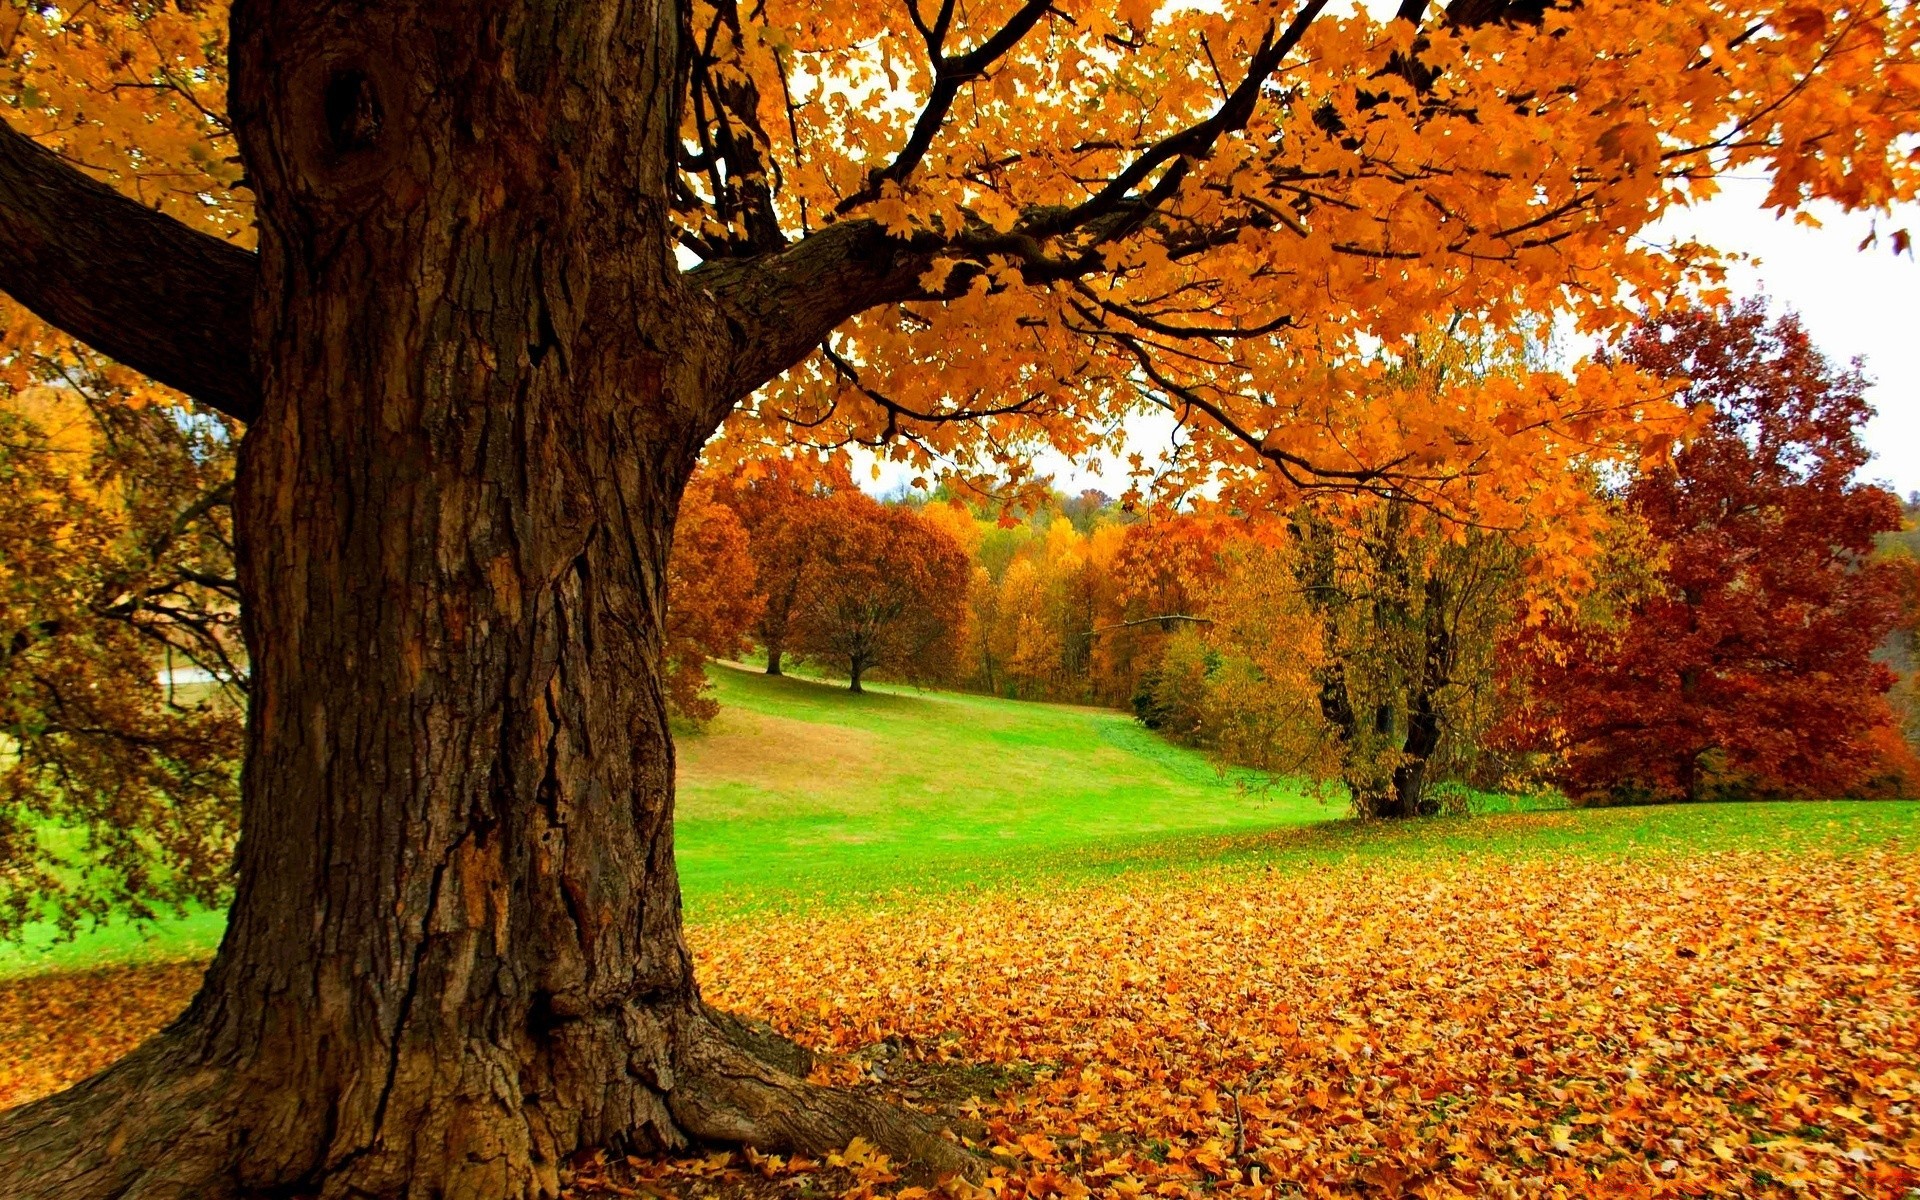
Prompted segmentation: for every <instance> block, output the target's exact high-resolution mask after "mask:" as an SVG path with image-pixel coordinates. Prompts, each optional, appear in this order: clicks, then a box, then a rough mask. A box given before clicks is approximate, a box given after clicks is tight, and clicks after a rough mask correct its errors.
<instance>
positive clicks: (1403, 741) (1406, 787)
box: [1292, 497, 1524, 817]
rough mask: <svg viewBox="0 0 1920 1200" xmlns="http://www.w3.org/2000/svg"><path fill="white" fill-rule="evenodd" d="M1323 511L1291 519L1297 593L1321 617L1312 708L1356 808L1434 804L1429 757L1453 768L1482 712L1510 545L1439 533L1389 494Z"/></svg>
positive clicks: (1427, 808) (1475, 739) (1519, 556)
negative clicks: (1330, 513)
mask: <svg viewBox="0 0 1920 1200" xmlns="http://www.w3.org/2000/svg"><path fill="white" fill-rule="evenodd" d="M1359 507H1360V511H1359V512H1358V513H1356V514H1353V515H1351V516H1350V517H1348V519H1346V520H1345V521H1342V522H1341V523H1339V524H1335V523H1333V522H1330V521H1328V520H1326V519H1325V518H1323V517H1321V516H1319V515H1318V514H1315V513H1312V512H1310V511H1305V510H1303V511H1302V512H1300V513H1298V514H1296V517H1295V519H1294V521H1293V523H1292V529H1293V533H1294V537H1295V539H1296V541H1297V543H1298V549H1297V572H1298V580H1299V585H1300V590H1301V594H1302V596H1303V598H1304V599H1305V601H1306V604H1307V606H1308V607H1309V608H1310V609H1311V610H1312V611H1313V612H1314V613H1315V614H1317V615H1318V617H1319V618H1320V624H1321V631H1320V642H1321V645H1320V646H1319V650H1320V654H1319V655H1318V657H1319V661H1320V667H1319V669H1318V671H1317V672H1316V675H1317V679H1318V682H1319V685H1320V687H1319V703H1320V713H1321V716H1322V718H1323V719H1324V720H1325V721H1326V723H1327V727H1328V729H1329V731H1330V732H1331V733H1332V735H1333V736H1334V738H1335V739H1336V741H1337V743H1338V746H1339V760H1340V775H1341V778H1342V779H1343V781H1344V782H1345V783H1346V785H1347V789H1348V792H1349V793H1350V795H1351V796H1352V798H1353V805H1354V809H1355V811H1356V812H1358V813H1359V814H1360V815H1361V816H1367V817H1410V816H1416V815H1419V814H1421V813H1428V812H1432V811H1435V808H1436V802H1435V800H1434V797H1433V793H1432V784H1433V783H1434V782H1436V774H1437V773H1436V768H1437V767H1438V768H1442V769H1447V768H1450V769H1451V773H1452V774H1454V775H1456V776H1457V775H1460V774H1464V773H1466V771H1467V770H1468V769H1469V766H1470V761H1469V760H1471V759H1473V758H1474V757H1475V755H1476V753H1477V750H1478V748H1479V744H1480V734H1481V732H1482V731H1483V730H1484V729H1486V728H1487V727H1488V726H1489V725H1490V724H1491V722H1492V716H1493V706H1492V704H1491V700H1492V698H1493V696H1494V692H1495V687H1494V683H1495V668H1496V661H1497V660H1496V649H1497V647H1498V645H1499V640H1500V635H1501V633H1502V631H1503V630H1504V629H1505V628H1506V627H1507V625H1508V623H1509V622H1511V621H1512V620H1513V619H1514V617H1515V614H1516V610H1517V608H1518V607H1519V603H1520V598H1521V592H1522V564H1523V553H1524V551H1523V550H1522V548H1521V544H1520V543H1519V542H1518V541H1517V540H1516V539H1515V538H1513V537H1510V536H1508V535H1507V534H1506V533H1504V532H1502V531H1493V530H1479V529H1470V530H1465V531H1454V532H1451V533H1450V532H1449V531H1448V530H1446V529H1444V528H1442V527H1440V526H1439V525H1438V524H1437V523H1436V522H1434V521H1433V520H1431V514H1429V513H1426V512H1424V511H1422V510H1421V509H1419V508H1418V507H1416V506H1415V505H1413V504H1410V503H1409V502H1408V501H1407V500H1406V499H1405V498H1402V497H1392V498H1388V499H1385V500H1380V501H1376V502H1373V503H1369V504H1365V505H1361V506H1359Z"/></svg>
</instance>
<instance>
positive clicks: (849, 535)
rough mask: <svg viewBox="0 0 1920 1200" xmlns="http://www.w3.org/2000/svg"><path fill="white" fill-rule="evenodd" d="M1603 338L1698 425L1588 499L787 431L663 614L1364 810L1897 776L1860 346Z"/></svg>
mask: <svg viewBox="0 0 1920 1200" xmlns="http://www.w3.org/2000/svg"><path fill="white" fill-rule="evenodd" d="M1621 353H1622V355H1623V357H1624V358H1625V359H1626V360H1627V361H1628V362H1630V363H1632V364H1633V365H1635V366H1637V367H1641V368H1644V369H1646V370H1648V371H1652V372H1655V373H1658V374H1661V375H1663V376H1666V377H1669V378H1673V379H1675V380H1678V381H1683V383H1684V387H1685V393H1686V399H1687V402H1688V403H1689V404H1691V405H1693V406H1694V407H1695V409H1696V411H1697V414H1698V419H1699V421H1700V425H1699V428H1698V429H1697V431H1696V432H1695V434H1694V436H1693V437H1692V438H1691V439H1690V440H1689V441H1688V442H1687V443H1686V444H1685V445H1684V446H1683V447H1682V448H1681V449H1679V450H1678V451H1677V453H1675V454H1673V455H1672V456H1671V457H1666V456H1659V457H1655V458H1650V459H1649V460H1648V461H1646V462H1645V463H1643V464H1641V465H1640V467H1639V468H1638V469H1636V470H1634V471H1632V472H1630V473H1627V474H1625V475H1616V476H1614V477H1602V476H1599V475H1596V476H1594V478H1593V480H1592V486H1593V488H1594V494H1595V503H1594V506H1593V508H1592V509H1591V511H1590V512H1589V514H1588V519H1589V521H1590V526H1589V527H1588V528H1585V529H1575V528H1570V527H1568V526H1567V525H1566V524H1565V523H1564V522H1555V523H1552V524H1549V525H1543V524H1539V523H1532V524H1529V523H1522V524H1519V525H1516V526H1511V527H1504V528H1501V527H1482V526H1474V525H1470V524H1464V523H1461V522H1458V521H1451V520H1449V519H1447V516H1446V514H1444V513H1439V512H1436V511H1435V510H1434V509H1433V507H1432V506H1430V505H1425V504H1422V503H1420V502H1419V499H1418V498H1417V497H1415V496H1411V495H1407V494H1404V493H1396V492H1387V493H1384V494H1379V495H1367V496H1353V495H1347V496H1342V497H1340V498H1339V499H1338V501H1337V502H1332V503H1329V502H1325V501H1322V502H1308V503H1302V504H1299V505H1297V506H1295V507H1293V508H1292V509H1290V510H1286V511H1281V512H1265V513H1247V512H1239V511H1233V510H1232V509H1231V508H1229V507H1228V506H1222V505H1202V506H1199V507H1198V510H1197V511H1186V512H1179V513H1173V514H1168V513H1160V514H1157V515H1141V514H1136V513H1134V512H1132V511H1130V510H1129V509H1128V508H1126V507H1125V506H1123V505H1121V504H1119V503H1117V502H1115V501H1113V500H1111V499H1110V498H1108V497H1106V496H1104V495H1102V494H1100V493H1097V492H1096V493H1088V494H1085V495H1082V496H1079V497H1073V498H1068V497H1064V496H1059V495H1055V496H1053V497H1052V498H1051V500H1050V501H1048V502H1045V503H1043V504H1040V505H1038V506H1036V507H1034V508H1033V509H1032V510H1031V511H1029V512H1027V513H1024V514H1022V515H1020V516H1019V517H1018V519H1015V518H1014V517H1009V516H1007V515H1005V511H1004V510H1000V509H996V506H994V505H992V504H987V503H974V504H968V503H965V502H962V501H960V500H958V499H956V498H954V497H953V496H952V495H950V494H947V493H935V494H934V495H932V496H928V497H923V498H920V499H918V500H907V501H901V502H897V503H894V504H882V503H880V502H878V501H876V500H874V499H872V498H871V497H869V496H867V495H866V494H865V493H863V492H862V491H860V490H859V489H858V488H857V487H856V486H855V484H854V482H853V480H852V479H851V478H850V477H849V476H848V475H847V474H846V472H845V469H844V467H841V466H837V465H834V464H832V463H828V464H813V465H806V464H800V463H795V462H793V461H791V460H776V461H775V462H773V463H753V464H751V465H750V466H749V467H747V468H745V469H744V470H742V471H741V472H740V473H738V474H736V475H734V476H732V477H729V478H714V479H707V478H702V479H700V480H699V481H697V482H696V484H695V486H694V489H693V491H692V492H691V493H690V500H689V504H690V508H689V512H690V513H692V514H695V515H696V519H695V520H694V521H693V523H692V524H691V525H690V526H688V525H687V524H685V518H683V528H687V529H690V530H691V531H692V533H693V536H692V539H691V540H690V541H689V542H687V543H683V546H685V547H686V549H685V550H684V551H676V561H678V559H679V557H680V556H681V554H682V553H685V554H688V555H691V554H693V553H694V550H693V549H692V547H694V546H697V545H699V544H700V543H701V542H702V540H703V539H704V537H705V536H706V535H705V534H703V533H702V532H701V531H703V530H706V529H708V528H709V527H710V526H713V525H715V524H716V523H719V522H724V524H725V528H726V529H727V530H729V531H730V532H729V534H728V536H729V537H733V538H738V539H740V540H743V541H744V542H745V544H746V545H747V546H748V547H750V550H749V553H748V554H747V555H746V558H747V559H749V560H750V562H747V561H741V562H738V563H736V564H735V565H734V566H732V567H731V568H729V570H728V571H726V572H724V573H723V574H724V578H722V577H719V576H711V577H709V578H707V579H705V580H703V581H700V582H696V581H694V580H693V579H692V578H691V574H692V573H691V572H689V573H688V576H689V577H688V578H687V579H686V582H685V584H684V585H683V590H682V591H681V592H677V593H676V599H675V600H674V602H673V604H672V606H671V607H670V612H672V613H674V614H679V613H681V612H687V613H689V614H693V613H700V612H703V611H705V610H706V608H707V607H708V606H710V605H713V604H720V605H723V606H724V605H727V604H732V605H733V606H734V611H735V612H736V614H737V617H736V621H735V623H734V625H733V626H732V629H731V632H730V633H729V634H728V636H727V637H726V638H723V639H721V640H719V641H717V642H713V643H710V644H709V645H708V646H707V647H706V652H707V653H712V654H716V655H720V654H731V653H737V652H739V651H741V650H743V649H745V647H746V646H747V644H748V642H750V641H751V642H753V643H756V644H758V645H759V646H760V647H761V648H762V649H763V652H764V653H765V656H766V669H767V670H768V671H769V672H770V673H773V674H778V673H780V671H781V670H782V666H783V663H785V662H788V661H789V660H790V659H791V657H793V656H799V657H804V658H806V659H809V660H811V661H813V662H814V663H816V664H818V665H820V666H822V667H824V668H826V669H828V670H832V671H836V672H838V673H839V674H841V675H843V676H845V677H847V678H849V679H850V680H851V682H852V686H853V687H854V690H856V691H857V690H859V687H860V681H861V680H862V678H863V677H866V676H868V675H870V674H871V673H873V672H875V671H879V672H880V673H882V674H886V675H888V676H889V677H891V678H897V679H905V680H910V681H913V682H917V683H944V684H948V685H952V686H958V687H962V688H967V689H972V690H976V691H983V692H988V693H992V694H995V695H1000V696H1007V697H1012V698H1019V699H1037V700H1062V701H1072V702H1076V703H1090V704H1102V705H1109V706H1116V707H1128V706H1131V708H1132V709H1133V710H1134V711H1135V713H1136V714H1137V715H1138V717H1139V719H1140V720H1141V721H1143V722H1144V723H1145V724H1147V725H1149V726H1151V727H1153V728H1155V729H1158V730H1160V731H1162V732H1163V733H1166V734H1167V735H1169V736H1172V737H1175V738H1179V739H1181V740H1184V741H1188V742H1191V743H1193V744H1196V745H1201V746H1205V747H1207V748H1209V749H1211V750H1213V751H1215V752H1216V753H1217V754H1218V755H1219V756H1220V757H1222V758H1223V759H1225V760H1228V761H1231V762H1234V763H1237V764H1241V765H1245V766H1250V767H1254V768H1259V769H1263V770H1267V771H1271V772H1273V773H1275V774H1286V775H1306V776H1309V777H1313V778H1318V779H1324V780H1328V781H1337V782H1338V783H1340V784H1342V785H1344V788H1345V790H1346V793H1347V795H1348V796H1349V797H1350V798H1351V800H1352V803H1353V806H1354V808H1355V810H1356V811H1358V812H1359V813H1361V814H1363V815H1368V816H1383V817H1384V816H1406V815H1412V814H1416V813H1422V812H1433V811H1437V810H1438V809H1440V808H1442V807H1444V806H1447V805H1449V804H1455V805H1457V804H1460V803H1463V802H1464V798H1465V797H1466V796H1467V795H1468V794H1470V792H1471V791H1474V790H1485V791H1511V790H1517V789H1536V788H1542V787H1554V788H1559V789H1563V790H1564V791H1565V792H1567V793H1568V794H1569V795H1571V796H1573V797H1575V798H1577V799H1580V800H1583V801H1588V802H1593V801H1606V802H1614V801H1622V800H1673V799H1684V800H1698V799H1703V798H1709V797H1715V796H1836V795H1856V794H1892V793H1899V794H1910V793H1911V792H1912V791H1913V790H1914V789H1915V788H1916V787H1917V786H1920V761H1916V759H1915V758H1914V754H1913V750H1912V745H1913V741H1912V730H1913V727H1914V719H1915V714H1914V711H1913V701H1912V698H1911V697H1912V687H1913V684H1912V668H1911V660H1910V651H1906V650H1903V649H1902V647H1905V646H1910V639H1911V638H1912V634H1913V629H1914V626H1915V579H1916V576H1915V572H1914V562H1913V556H1912V551H1911V549H1910V545H1909V543H1908V542H1902V541H1901V538H1902V536H1903V535H1902V530H1903V529H1905V528H1906V526H1905V522H1904V520H1903V514H1902V508H1901V505H1900V503H1899V501H1898V500H1897V499H1896V498H1895V497H1894V496H1893V495H1892V494H1890V493H1888V492H1886V491H1885V490H1883V489H1880V488H1877V487H1872V486H1868V485H1865V484H1863V483H1861V482H1859V481H1858V476H1859V474H1860V473H1861V471H1862V469H1863V468H1864V467H1865V465H1866V461H1867V454H1866V451H1865V449H1864V447H1863V446H1862V445H1861V443H1860V440H1859V432H1860V428H1861V426H1862V424H1863V423H1864V421H1865V420H1866V418H1867V417H1868V416H1869V415H1870V410H1869V408H1868V407H1867V404H1866V401H1865V398H1864V389H1865V380H1864V378H1863V376H1862V374H1861V372H1860V371H1859V369H1858V368H1857V367H1848V368H1842V367H1837V366H1835V365H1834V364H1831V363H1829V362H1827V361H1826V360H1825V359H1824V358H1823V357H1822V356H1821V355H1820V354H1819V352H1818V351H1817V350H1816V349H1815V348H1814V347H1813V346H1812V344H1811V342H1810V341H1809V339H1808V337H1807V335H1806V333H1805V331H1804V330H1803V329H1802V328H1801V327H1800V325H1799V323H1798V322H1797V320H1796V319H1794V318H1793V317H1792V316H1784V317H1781V318H1779V319H1776V320H1769V319H1768V318H1767V316H1766V314H1765V311H1764V308H1763V306H1762V305H1761V304H1760V303H1759V302H1752V303H1749V304H1747V305H1744V306H1742V307H1740V308H1737V309H1729V310H1723V311H1721V312H1718V313H1691V314H1686V315H1679V316H1675V317H1671V318H1668V319H1666V320H1663V321H1660V322H1652V323H1648V324H1647V325H1644V326H1643V327H1641V328H1640V329H1638V330H1636V331H1634V333H1633V335H1632V336H1631V337H1630V338H1629V339H1627V341H1626V342H1625V343H1624V344H1623V346H1622V349H1621ZM1471 385H1472V384H1471V382H1468V383H1463V384H1462V385H1461V386H1471ZM736 529H737V530H738V533H733V532H731V531H733V530H736ZM1907 536H1908V537H1909V539H1910V535H1907ZM1574 537H1578V538H1582V539H1584V540H1586V541H1587V542H1588V543H1589V544H1590V545H1589V549H1587V550H1586V551H1585V552H1584V553H1583V555H1582V556H1580V557H1579V558H1578V559H1576V560H1575V562H1576V569H1575V570H1574V571H1573V572H1572V573H1571V575H1570V574H1569V573H1568V570H1567V566H1568V563H1567V560H1566V559H1565V558H1563V557H1555V558H1554V559H1553V563H1554V565H1553V566H1552V568H1551V570H1552V572H1553V573H1552V574H1551V575H1550V576H1549V575H1544V574H1543V573H1542V572H1543V569H1544V563H1545V560H1546V556H1545V555H1543V553H1542V548H1543V545H1545V544H1547V543H1551V542H1552V541H1554V540H1556V539H1567V538H1574ZM735 591H738V592H739V594H740V595H741V596H742V597H743V599H742V600H740V601H737V602H736V601H732V600H729V599H728V597H730V596H731V595H732V594H733V593H734V592H735ZM674 620H675V621H678V620H680V618H679V617H678V616H675V617H674ZM1903 639H1906V640H1903ZM1903 655H1906V657H1902V656H1903ZM1896 668H1900V669H1898V670H1896ZM699 671H700V655H699V654H694V655H689V656H688V657H686V658H684V659H683V660H680V661H679V662H678V663H677V665H676V669H675V678H676V679H680V680H684V681H686V687H687V688H690V689H697V688H698V686H699V684H700V675H699ZM687 694H688V695H691V694H692V693H691V691H689V692H688V693H687ZM704 703H705V702H701V701H698V700H695V701H692V702H685V701H683V703H682V710H683V711H684V712H687V713H689V714H690V715H694V716H704V715H710V714H711V709H710V708H708V707H704V706H703V704H704Z"/></svg>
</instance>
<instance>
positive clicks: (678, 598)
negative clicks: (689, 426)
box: [666, 478, 765, 722]
mask: <svg viewBox="0 0 1920 1200" xmlns="http://www.w3.org/2000/svg"><path fill="white" fill-rule="evenodd" d="M764 604H765V601H764V600H763V599H762V597H761V595H760V593H759V591H758V590H757V589H756V587H755V579H754V569H753V555H752V554H751V553H750V552H749V550H748V542H747V531H746V527H745V526H743V525H742V524H741V523H740V518H739V517H737V516H735V515H734V511H733V509H731V508H729V507H727V506H726V505H724V504H721V503H720V502H719V501H718V500H716V499H715V498H714V494H713V486H712V484H711V483H710V482H709V481H707V480H703V479H698V478H696V479H695V480H694V482H693V483H692V484H691V485H689V486H688V488H687V491H686V494H685V495H684V496H683V497H682V498H681V501H680V519H679V520H678V521H677V522H676V523H675V524H674V528H673V553H672V554H671V555H670V556H669V557H668V559H667V649H666V655H667V663H666V688H667V703H668V705H669V706H671V707H672V708H673V710H674V711H675V712H677V713H679V714H680V715H681V716H683V717H686V718H687V719H689V720H692V721H696V722H704V721H711V720H712V719H713V718H714V716H715V715H716V714H717V713H718V712H719V711H720V706H719V705H718V704H717V703H715V702H714V700H713V698H712V697H710V696H708V695H707V694H706V693H707V692H708V691H709V690H710V689H711V686H712V685H711V684H709V683H708V681H707V670H706V667H707V660H708V659H710V658H724V657H727V656H728V655H733V654H739V653H742V652H743V651H745V650H746V649H747V645H748V641H747V631H748V630H750V629H752V628H753V625H754V623H755V622H756V621H758V620H759V619H760V613H761V610H762V608H763V607H764Z"/></svg>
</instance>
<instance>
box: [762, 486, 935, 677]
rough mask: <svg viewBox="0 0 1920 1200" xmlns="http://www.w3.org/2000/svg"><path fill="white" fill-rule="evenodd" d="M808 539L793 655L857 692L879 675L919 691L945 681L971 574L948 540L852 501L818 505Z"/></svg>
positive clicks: (900, 514) (891, 509) (927, 526)
mask: <svg viewBox="0 0 1920 1200" xmlns="http://www.w3.org/2000/svg"><path fill="white" fill-rule="evenodd" d="M812 537H813V544H814V545H815V546H816V547H817V552H816V554H815V557H814V561H813V565H812V567H811V568H810V570H809V571H808V573H807V576H806V580H805V582H804V583H803V584H802V585H801V589H800V599H799V602H798V603H797V604H796V605H795V620H794V629H793V634H794V638H793V640H794V645H795V647H796V648H797V649H798V650H799V651H800V652H801V653H802V654H804V655H806V656H807V657H808V658H810V659H813V660H815V661H818V662H822V663H829V662H830V663H833V664H834V665H835V666H838V667H843V668H845V670H846V672H847V679H848V681H849V682H848V686H849V687H850V688H851V689H852V690H853V691H856V692H858V691H860V690H861V687H860V681H861V679H862V678H863V677H864V676H865V675H866V674H867V673H868V672H870V671H873V670H876V669H879V670H885V671H887V672H889V673H892V674H896V675H899V676H901V677H903V678H906V679H910V680H913V681H914V682H917V683H919V682H933V681H935V680H939V679H943V678H945V677H946V676H947V675H948V674H949V673H950V672H951V671H952V669H953V658H954V651H955V641H956V640H957V637H958V634H959V633H960V630H961V627H962V625H963V624H964V622H965V620H966V603H967V585H968V583H969V580H970V577H971V575H972V564H971V563H970V562H969V561H968V559H967V554H966V551H965V550H964V549H962V548H961V546H960V543H959V542H957V541H955V540H954V538H953V535H951V534H949V533H947V532H946V531H945V530H943V529H940V528H938V527H936V526H935V525H933V524H932V523H931V522H928V521H926V520H923V519H922V518H921V517H920V516H918V515H917V514H915V513H914V512H912V511H911V510H909V509H905V508H901V507H898V506H895V505H884V504H878V503H875V502H874V501H872V500H870V499H868V498H867V497H865V496H863V495H860V494H858V493H849V494H845V495H840V496H835V497H834V498H833V499H831V500H827V501H823V502H821V503H820V504H819V505H818V507H817V508H816V509H815V516H814V528H813V530H812Z"/></svg>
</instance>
